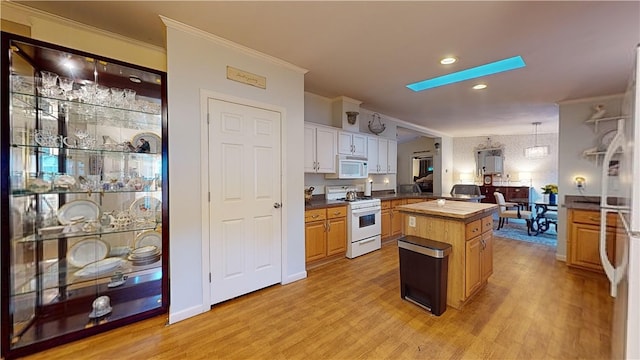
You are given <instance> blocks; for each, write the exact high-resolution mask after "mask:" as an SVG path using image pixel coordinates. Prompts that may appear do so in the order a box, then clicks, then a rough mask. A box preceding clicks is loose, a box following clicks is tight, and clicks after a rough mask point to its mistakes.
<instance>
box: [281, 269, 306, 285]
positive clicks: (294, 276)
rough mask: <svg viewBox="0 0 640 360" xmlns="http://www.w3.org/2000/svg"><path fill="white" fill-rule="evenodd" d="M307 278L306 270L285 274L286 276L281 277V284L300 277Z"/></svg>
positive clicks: (300, 278)
mask: <svg viewBox="0 0 640 360" xmlns="http://www.w3.org/2000/svg"><path fill="white" fill-rule="evenodd" d="M306 278H307V271H306V270H305V271H301V272H299V273H297V274H292V275H289V276H287V277H286V278H283V279H282V282H281V284H282V285H286V284H290V283H292V282H295V281H298V280H302V279H306Z"/></svg>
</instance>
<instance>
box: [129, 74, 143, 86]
mask: <svg viewBox="0 0 640 360" xmlns="http://www.w3.org/2000/svg"><path fill="white" fill-rule="evenodd" d="M129 81H131V82H133V83H136V84H140V83H141V82H142V80H140V78H139V77H137V76H135V75H129Z"/></svg>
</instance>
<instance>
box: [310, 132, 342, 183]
mask: <svg viewBox="0 0 640 360" xmlns="http://www.w3.org/2000/svg"><path fill="white" fill-rule="evenodd" d="M337 147H338V131H337V130H336V129H334V128H331V127H327V126H320V125H313V124H310V123H306V124H305V125H304V172H306V173H323V174H324V173H329V174H331V173H335V172H336V149H337Z"/></svg>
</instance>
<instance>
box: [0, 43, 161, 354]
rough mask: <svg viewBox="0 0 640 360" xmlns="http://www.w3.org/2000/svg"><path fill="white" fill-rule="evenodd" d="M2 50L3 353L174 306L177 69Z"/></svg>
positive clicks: (27, 46)
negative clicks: (171, 167) (172, 152)
mask: <svg viewBox="0 0 640 360" xmlns="http://www.w3.org/2000/svg"><path fill="white" fill-rule="evenodd" d="M2 49H3V54H5V57H4V58H2V125H1V126H2V135H1V136H2V137H1V140H2V142H1V145H2V146H1V148H0V151H1V156H2V164H3V166H2V170H1V171H2V178H1V179H0V181H1V185H2V192H1V200H2V201H1V211H2V217H3V225H4V224H7V225H8V226H3V227H2V230H1V235H2V241H1V244H2V263H3V266H2V269H3V270H2V271H3V273H2V284H3V285H2V319H3V321H2V337H3V339H2V349H3V354H2V355H3V356H5V357H9V358H11V357H17V356H22V355H24V354H28V353H32V352H35V351H39V350H41V349H44V348H46V347H50V346H54V345H58V344H61V343H64V342H67V341H71V340H75V339H77V338H81V337H85V336H88V335H91V334H94V333H96V332H100V331H103V330H107V329H111V328H114V327H117V326H121V325H124V324H127V323H131V322H133V321H137V320H140V319H142V318H146V317H150V316H155V315H158V314H161V313H164V312H166V311H167V307H168V301H167V300H168V299H167V295H168V288H167V276H166V269H167V264H168V252H167V250H168V246H167V245H168V242H167V241H168V240H167V234H168V231H167V230H166V227H165V228H164V229H163V224H167V223H168V222H167V220H168V212H167V209H168V204H167V199H168V196H167V191H166V190H165V189H166V186H167V173H166V168H167V166H166V163H167V161H166V154H167V149H166V144H167V141H166V116H165V115H164V114H165V113H164V109H165V106H164V103H165V101H166V100H165V99H166V85H165V84H166V75H165V73H163V72H158V71H155V70H150V69H145V68H140V67H137V66H134V65H129V64H124V63H122V62H118V61H115V60H111V59H106V58H101V57H98V56H95V55H91V54H86V53H81V52H77V51H74V50H71V49H66V48H61V47H58V46H56V45H52V44H46V43H42V42H38V41H33V40H30V39H26V38H22V37H17V36H13V35H10V34H5V33H2ZM5 164H8V166H5ZM5 218H7V219H9V221H7V222H5V221H4V219H5ZM5 264H6V265H5Z"/></svg>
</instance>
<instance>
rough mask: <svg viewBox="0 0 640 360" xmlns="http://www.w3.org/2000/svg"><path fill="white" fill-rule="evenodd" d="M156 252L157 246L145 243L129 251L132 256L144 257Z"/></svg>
mask: <svg viewBox="0 0 640 360" xmlns="http://www.w3.org/2000/svg"><path fill="white" fill-rule="evenodd" d="M157 252H158V247H157V246H155V245H146V246H142V247H139V248H135V249H133V251H131V255H130V256H131V257H132V258H145V257H149V256H154V255H155V254H156V253H157Z"/></svg>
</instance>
